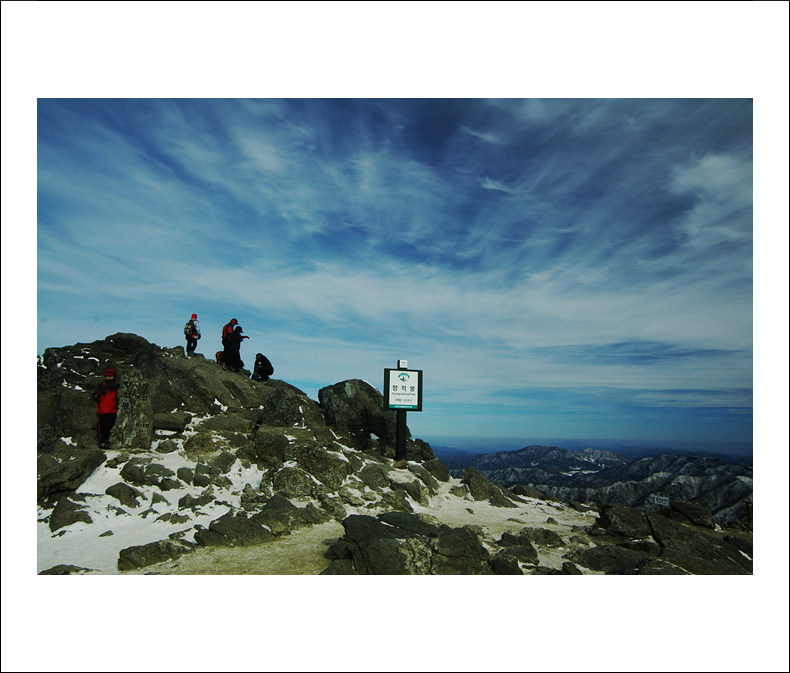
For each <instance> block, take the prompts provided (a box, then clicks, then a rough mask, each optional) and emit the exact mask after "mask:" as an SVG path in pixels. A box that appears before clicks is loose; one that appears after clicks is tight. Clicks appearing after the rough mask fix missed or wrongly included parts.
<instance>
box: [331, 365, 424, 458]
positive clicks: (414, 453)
mask: <svg viewBox="0 0 790 673" xmlns="http://www.w3.org/2000/svg"><path fill="white" fill-rule="evenodd" d="M318 401H319V403H320V405H321V411H322V412H323V415H324V419H325V420H326V423H327V425H329V426H330V427H332V428H335V429H336V430H337V432H338V433H339V434H342V435H344V436H345V437H348V439H349V442H350V444H351V446H353V447H354V448H356V449H357V450H359V451H364V452H367V453H373V454H378V455H382V456H387V457H388V458H394V457H395V442H396V430H395V425H396V412H395V411H392V410H385V409H384V398H383V397H382V395H381V393H380V392H379V391H378V390H377V389H376V388H374V387H373V386H372V385H370V384H369V383H367V382H365V381H361V380H359V379H351V380H348V381H341V382H340V383H336V384H334V385H332V386H327V387H326V388H322V389H321V390H319V391H318ZM434 457H435V456H434V455H433V451H431V448H430V446H428V444H426V443H425V442H422V441H421V440H413V439H412V438H411V434H410V433H409V430H408V428H407V429H406V459H407V460H416V461H420V462H422V461H426V460H432V459H433V458H434Z"/></svg>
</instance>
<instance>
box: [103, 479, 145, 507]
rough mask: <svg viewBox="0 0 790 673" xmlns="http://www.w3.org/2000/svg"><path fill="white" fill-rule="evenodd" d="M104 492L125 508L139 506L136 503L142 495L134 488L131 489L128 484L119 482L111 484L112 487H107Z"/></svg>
mask: <svg viewBox="0 0 790 673" xmlns="http://www.w3.org/2000/svg"><path fill="white" fill-rule="evenodd" d="M104 492H105V493H106V494H107V495H111V496H112V497H113V498H116V499H117V500H118V501H119V502H120V503H121V504H122V505H126V506H127V507H139V506H140V503H139V502H137V498H139V497H141V496H142V493H140V491H138V490H137V489H136V488H132V487H131V486H129V485H128V484H124V483H123V482H122V481H119V482H118V483H117V484H113V485H112V486H108V487H107V489H106V490H105V491H104Z"/></svg>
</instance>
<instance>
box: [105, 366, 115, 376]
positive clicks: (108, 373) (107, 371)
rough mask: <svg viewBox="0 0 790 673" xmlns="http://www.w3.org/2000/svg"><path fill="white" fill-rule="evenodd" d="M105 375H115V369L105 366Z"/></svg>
mask: <svg viewBox="0 0 790 673" xmlns="http://www.w3.org/2000/svg"><path fill="white" fill-rule="evenodd" d="M104 375H105V376H115V370H114V369H113V368H112V367H107V369H106V370H105V371H104Z"/></svg>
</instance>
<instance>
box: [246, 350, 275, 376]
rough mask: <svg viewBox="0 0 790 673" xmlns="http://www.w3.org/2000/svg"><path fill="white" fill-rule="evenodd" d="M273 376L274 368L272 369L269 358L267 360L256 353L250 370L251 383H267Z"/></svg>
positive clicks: (261, 354) (262, 355)
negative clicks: (253, 364)
mask: <svg viewBox="0 0 790 673" xmlns="http://www.w3.org/2000/svg"><path fill="white" fill-rule="evenodd" d="M272 374H274V367H272V363H271V362H269V358H267V357H266V356H265V355H264V354H263V353H258V354H257V355H256V356H255V366H254V367H253V368H252V376H250V378H251V379H252V380H253V381H261V382H263V381H268V380H269V377H270V376H271V375H272Z"/></svg>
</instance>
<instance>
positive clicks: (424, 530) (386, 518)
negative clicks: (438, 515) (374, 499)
mask: <svg viewBox="0 0 790 673" xmlns="http://www.w3.org/2000/svg"><path fill="white" fill-rule="evenodd" d="M378 520H379V521H381V522H383V523H385V524H388V525H390V526H393V527H395V528H398V529H400V530H402V531H404V532H405V533H406V534H414V535H422V536H424V537H428V538H432V537H438V535H439V531H440V529H441V526H442V524H441V523H440V522H439V521H438V520H436V519H435V518H434V517H432V516H429V515H427V514H408V513H405V512H382V513H381V514H379V515H378Z"/></svg>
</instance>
